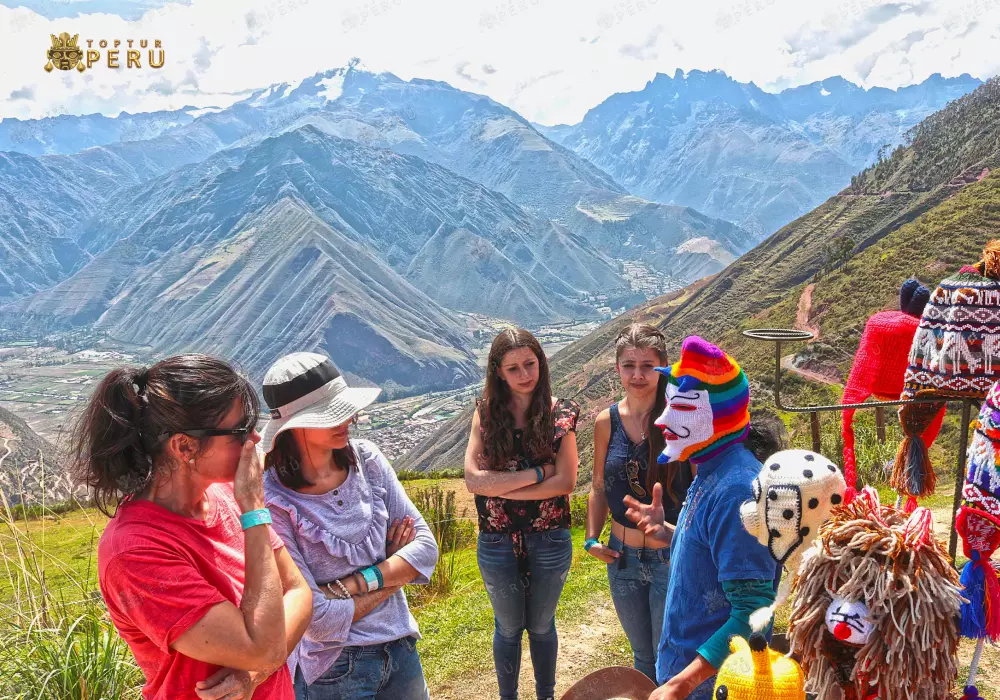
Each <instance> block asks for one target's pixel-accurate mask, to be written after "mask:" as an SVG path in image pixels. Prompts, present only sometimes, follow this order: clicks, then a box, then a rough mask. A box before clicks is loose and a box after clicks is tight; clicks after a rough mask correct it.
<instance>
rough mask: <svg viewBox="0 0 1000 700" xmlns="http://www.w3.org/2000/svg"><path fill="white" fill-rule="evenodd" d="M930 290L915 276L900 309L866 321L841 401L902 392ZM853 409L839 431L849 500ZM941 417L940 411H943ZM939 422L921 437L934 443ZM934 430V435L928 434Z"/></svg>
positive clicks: (886, 397)
mask: <svg viewBox="0 0 1000 700" xmlns="http://www.w3.org/2000/svg"><path fill="white" fill-rule="evenodd" d="M930 295H931V292H930V290H929V289H928V288H927V287H925V286H923V285H921V284H920V283H919V282H918V281H917V280H915V279H909V280H906V281H905V282H904V283H903V285H902V287H901V288H900V290H899V311H879V312H878V313H876V314H874V315H873V316H871V318H869V319H868V322H867V323H866V324H865V330H864V333H862V335H861V343H860V344H859V345H858V350H857V352H856V353H855V354H854V363H853V364H852V365H851V373H850V375H849V376H848V378H847V386H846V387H845V388H844V395H843V397H842V398H841V401H840V402H841V403H844V404H851V403H861V402H863V401H865V400H866V399H867V398H868V397H869V396H872V395H874V396H875V399H876V400H878V401H895V400H896V399H898V398H899V395H900V394H901V393H902V392H903V377H904V375H905V374H906V368H907V365H908V363H909V357H910V347H911V346H912V345H913V336H914V334H915V333H916V332H917V326H919V325H920V315H921V314H922V313H923V311H924V307H925V306H926V304H927V301H928V299H929V298H930ZM854 411H855V409H853V408H849V409H845V410H844V422H843V427H842V431H841V434H842V436H843V440H844V476H845V478H846V479H847V481H848V486H849V489H848V494H847V497H848V500H851V499H852V498H853V497H854V486H853V482H854V481H855V480H856V478H855V476H854V475H855V474H856V472H857V464H856V458H855V453H854ZM942 418H943V414H942ZM940 427H941V426H940V422H938V423H937V425H936V426H935V425H932V426H930V427H929V429H928V432H927V434H925V435H924V436H923V437H924V439H925V440H926V441H928V442H933V441H934V438H935V437H937V431H938V430H940ZM931 433H933V434H931Z"/></svg>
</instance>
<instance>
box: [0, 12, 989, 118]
mask: <svg viewBox="0 0 1000 700" xmlns="http://www.w3.org/2000/svg"><path fill="white" fill-rule="evenodd" d="M62 31H68V32H70V33H79V34H80V37H81V40H83V39H85V38H95V39H99V38H107V39H114V38H120V39H127V38H133V39H140V38H147V39H160V40H162V42H163V46H164V47H165V48H166V51H167V58H166V65H165V66H164V67H163V68H162V69H159V70H154V69H149V68H144V69H142V70H141V71H136V70H131V71H129V70H126V69H119V70H117V71H115V70H111V69H108V68H106V67H98V66H94V68H93V69H92V70H88V71H87V72H86V73H84V74H83V75H79V74H77V73H76V72H73V73H72V74H69V73H62V74H60V73H59V72H58V71H54V72H53V73H52V74H47V73H45V71H44V70H42V66H43V65H44V63H45V60H46V59H45V49H46V47H47V46H48V44H49V38H48V37H49V34H50V33H56V34H58V33H59V32H62ZM998 34H1000V0H935V1H934V2H930V1H929V0H908V1H905V2H904V1H903V0H809V1H808V2H803V1H802V0H699V2H697V3H684V4H681V3H676V2H672V1H671V0H614V1H613V2H607V0H485V1H484V2H479V3H475V2H468V0H340V1H338V2H328V1H326V0H247V1H245V2H243V1H241V2H236V1H235V0H234V1H230V2H223V1H222V0H193V2H191V4H189V5H183V4H168V5H165V6H163V7H161V8H157V9H153V10H150V11H148V12H146V14H144V15H143V16H142V17H141V18H140V19H138V20H136V21H126V20H124V19H122V18H121V17H119V16H116V15H111V14H86V15H81V16H79V17H76V18H74V19H57V20H54V21H53V20H48V19H46V18H44V17H42V16H40V15H38V14H36V13H34V12H33V11H32V10H30V9H26V8H14V9H12V8H9V7H5V6H0V36H4V37H5V41H3V42H0V61H2V65H3V66H5V69H4V70H2V71H0V116H9V117H21V118H27V117H39V116H46V115H51V114H56V113H63V112H69V113H77V114H79V113H86V112H95V111H99V112H103V113H106V114H116V113H118V112H119V111H121V110H128V111H130V112H136V111H149V110H156V109H172V108H178V107H181V106H184V105H188V104H190V105H194V106H206V105H225V104H228V103H230V102H232V101H234V100H236V99H239V98H241V97H243V96H245V95H247V94H248V93H249V91H250V90H253V89H255V88H260V87H263V86H265V85H267V84H269V83H279V82H290V83H294V82H296V81H298V80H301V79H302V78H303V77H305V76H308V75H312V74H314V73H316V72H317V71H321V70H326V69H328V68H332V67H336V66H340V65H344V64H346V62H347V61H348V60H349V59H350V58H351V57H352V56H360V57H361V58H362V59H363V60H364V62H365V64H366V65H367V66H368V67H370V68H371V69H374V70H386V71H391V72H393V73H395V74H397V75H399V76H400V77H403V78H414V77H420V78H431V79H437V80H444V81H447V82H449V83H451V84H453V85H455V86H456V87H458V88H462V89H466V90H472V91H475V92H481V93H485V94H488V95H489V96H491V97H493V98H494V99H496V100H498V101H500V102H503V103H505V104H508V105H509V106H510V107H512V108H513V109H515V110H517V111H518V112H520V113H521V114H523V115H524V116H525V117H527V118H529V119H533V120H535V121H539V122H542V123H549V124H552V123H559V122H575V121H578V120H579V119H580V118H582V116H583V114H584V113H585V112H586V110H587V109H589V108H590V107H593V106H594V105H596V104H598V103H599V102H601V101H602V100H603V99H604V98H606V97H607V96H608V95H610V94H612V93H614V92H622V91H627V90H636V89H640V88H641V87H642V86H643V85H644V84H645V83H646V81H648V80H650V79H651V78H652V77H653V75H654V74H655V73H656V72H663V73H670V74H672V73H673V72H674V70H675V69H676V68H681V69H683V70H690V69H694V68H698V69H702V70H709V69H713V68H719V69H722V70H724V71H726V72H727V73H728V74H730V75H731V76H732V77H734V78H736V79H737V80H741V81H751V80H752V81H754V82H755V83H757V84H758V85H760V86H761V87H763V88H765V89H771V90H777V89H781V88H783V87H787V86H790V85H797V84H802V83H805V82H812V81H814V80H821V79H823V78H827V77H829V76H832V75H843V76H844V77H845V78H847V79H848V80H852V81H854V82H858V83H860V84H862V85H865V86H873V85H885V86H888V87H896V86H899V85H904V84H909V83H913V82H919V81H920V80H923V79H924V78H926V77H927V76H928V75H930V74H931V73H935V72H939V73H942V74H944V75H946V76H948V75H958V74H960V73H963V72H968V73H971V74H973V75H975V76H977V77H981V78H986V77H990V76H992V75H994V74H995V73H997V72H998V67H1000V65H998V64H1000V57H998V56H997V54H996V52H995V51H994V47H995V46H996V45H997V40H998V38H1000V37H998ZM6 37H10V39H9V40H7V39H6Z"/></svg>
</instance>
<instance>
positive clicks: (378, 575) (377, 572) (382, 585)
mask: <svg viewBox="0 0 1000 700" xmlns="http://www.w3.org/2000/svg"><path fill="white" fill-rule="evenodd" d="M372 570H373V571H374V572H375V578H377V579H378V587H379V588H385V579H383V578H382V570H381V569H379V568H378V567H377V566H372Z"/></svg>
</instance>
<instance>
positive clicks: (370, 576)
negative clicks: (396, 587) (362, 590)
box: [361, 566, 379, 593]
mask: <svg viewBox="0 0 1000 700" xmlns="http://www.w3.org/2000/svg"><path fill="white" fill-rule="evenodd" d="M376 571H378V569H377V568H376V567H374V566H366V567H365V568H363V569H362V570H361V575H362V576H364V578H365V583H367V584H368V592H369V593H371V592H372V591H375V590H378V589H379V574H376V573H375V572H376Z"/></svg>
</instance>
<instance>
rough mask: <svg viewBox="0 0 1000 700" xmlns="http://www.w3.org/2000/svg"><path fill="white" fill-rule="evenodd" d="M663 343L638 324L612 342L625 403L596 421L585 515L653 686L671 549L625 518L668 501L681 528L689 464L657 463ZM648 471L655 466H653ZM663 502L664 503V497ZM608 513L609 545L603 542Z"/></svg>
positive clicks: (671, 518)
mask: <svg viewBox="0 0 1000 700" xmlns="http://www.w3.org/2000/svg"><path fill="white" fill-rule="evenodd" d="M666 364H667V351H666V341H665V340H664V338H663V334H662V333H660V332H659V331H658V330H656V329H655V328H653V327H652V326H647V325H643V324H638V323H636V324H633V325H631V326H628V327H627V328H624V329H622V331H621V332H620V333H619V334H618V337H617V339H616V340H615V365H616V368H617V370H618V376H619V377H620V378H621V382H622V386H623V387H624V389H625V398H624V399H623V400H622V401H619V402H617V403H614V404H612V405H611V407H610V408H608V409H605V410H604V411H602V412H601V413H600V415H598V416H597V421H596V422H595V424H594V475H593V481H592V482H591V487H590V498H589V501H588V509H587V542H586V544H585V545H584V547H585V548H586V550H587V552H588V553H589V554H590V555H591V556H594V557H596V558H598V559H600V560H601V561H603V562H605V563H606V564H607V565H608V582H609V584H610V586H611V598H612V600H613V601H614V603H615V610H617V611H618V619H619V620H620V621H621V624H622V628H623V629H624V630H625V634H626V636H628V640H629V643H630V644H631V645H632V657H633V660H634V663H635V667H636V669H638V670H639V671H642V672H643V673H644V674H646V675H647V676H649V678H650V679H652V680H653V681H655V680H656V649H657V646H658V645H659V643H660V630H662V629H663V610H664V605H665V603H666V597H667V581H668V580H669V570H670V544H669V542H662V541H659V540H653V539H647V537H646V536H645V535H644V534H643V532H642V531H641V530H638V529H636V527H635V524H634V523H633V522H632V521H631V520H630V519H629V518H628V517H626V515H625V511H626V510H627V507H626V505H625V504H624V502H623V499H624V498H625V497H626V496H632V497H633V498H635V499H637V500H638V501H639V502H641V503H645V504H651V503H652V502H653V499H654V498H657V499H658V501H662V502H663V507H664V513H665V516H666V518H665V520H666V522H667V523H668V527H672V524H673V523H676V522H677V514H678V513H679V512H680V508H681V502H682V501H683V500H684V494H685V492H686V491H687V487H688V486H689V485H690V483H691V480H692V476H691V469H690V466H689V465H688V464H687V463H686V462H674V463H670V464H666V465H662V466H661V465H658V464H657V462H656V456H657V455H659V454H660V452H661V451H662V450H663V442H664V440H663V433H662V432H661V431H660V430H659V429H658V428H657V427H656V426H654V425H653V421H655V420H656V418H657V417H658V416H659V415H660V414H661V413H662V412H663V406H664V386H661V384H665V383H666V378H665V377H662V376H661V375H660V374H659V373H657V372H656V371H655V369H654V368H655V367H662V366H664V365H666ZM649 465H652V468H650V466H649ZM664 496H665V497H664ZM609 511H610V512H611V518H612V521H611V537H610V539H609V541H608V544H606V545H605V544H601V543H600V542H599V541H598V538H599V537H600V535H601V531H602V530H603V529H604V524H605V522H606V521H607V519H608V512H609Z"/></svg>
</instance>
